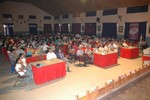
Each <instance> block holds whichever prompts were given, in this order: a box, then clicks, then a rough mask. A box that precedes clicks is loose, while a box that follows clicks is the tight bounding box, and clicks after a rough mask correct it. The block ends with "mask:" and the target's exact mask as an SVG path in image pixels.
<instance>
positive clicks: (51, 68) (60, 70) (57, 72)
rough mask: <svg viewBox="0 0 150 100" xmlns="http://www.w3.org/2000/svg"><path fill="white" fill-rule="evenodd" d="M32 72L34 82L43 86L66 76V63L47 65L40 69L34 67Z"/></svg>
mask: <svg viewBox="0 0 150 100" xmlns="http://www.w3.org/2000/svg"><path fill="white" fill-rule="evenodd" d="M32 71H33V77H34V82H35V83H36V84H42V83H45V82H48V81H50V80H54V79H57V78H60V77H63V76H65V75H66V67H65V62H61V63H56V64H52V65H47V66H43V67H40V68H37V67H35V66H32Z"/></svg>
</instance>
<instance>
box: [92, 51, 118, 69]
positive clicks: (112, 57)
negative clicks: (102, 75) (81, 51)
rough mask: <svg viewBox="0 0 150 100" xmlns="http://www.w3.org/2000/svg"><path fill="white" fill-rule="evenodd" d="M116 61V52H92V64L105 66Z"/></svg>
mask: <svg viewBox="0 0 150 100" xmlns="http://www.w3.org/2000/svg"><path fill="white" fill-rule="evenodd" d="M117 62H118V54H117V53H110V54H106V55H102V54H98V53H94V65H96V66H99V67H106V66H110V65H113V64H117Z"/></svg>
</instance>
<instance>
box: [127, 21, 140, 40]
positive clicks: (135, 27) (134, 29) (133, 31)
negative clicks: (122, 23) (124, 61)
mask: <svg viewBox="0 0 150 100" xmlns="http://www.w3.org/2000/svg"><path fill="white" fill-rule="evenodd" d="M138 34H139V23H131V24H130V27H129V39H130V40H138Z"/></svg>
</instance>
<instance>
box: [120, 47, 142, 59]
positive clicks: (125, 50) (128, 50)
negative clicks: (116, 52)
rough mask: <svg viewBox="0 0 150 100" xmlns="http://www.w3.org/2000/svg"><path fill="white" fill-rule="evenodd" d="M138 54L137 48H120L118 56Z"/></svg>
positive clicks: (129, 56)
mask: <svg viewBox="0 0 150 100" xmlns="http://www.w3.org/2000/svg"><path fill="white" fill-rule="evenodd" d="M138 56H139V48H121V49H120V57H122V58H137V57H138Z"/></svg>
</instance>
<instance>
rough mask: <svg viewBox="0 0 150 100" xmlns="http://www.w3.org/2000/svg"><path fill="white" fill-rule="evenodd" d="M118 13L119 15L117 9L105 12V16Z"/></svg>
mask: <svg viewBox="0 0 150 100" xmlns="http://www.w3.org/2000/svg"><path fill="white" fill-rule="evenodd" d="M117 13H118V10H117V9H108V10H103V16H107V15H116V14H117Z"/></svg>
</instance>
